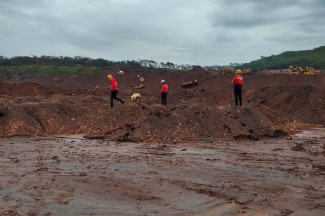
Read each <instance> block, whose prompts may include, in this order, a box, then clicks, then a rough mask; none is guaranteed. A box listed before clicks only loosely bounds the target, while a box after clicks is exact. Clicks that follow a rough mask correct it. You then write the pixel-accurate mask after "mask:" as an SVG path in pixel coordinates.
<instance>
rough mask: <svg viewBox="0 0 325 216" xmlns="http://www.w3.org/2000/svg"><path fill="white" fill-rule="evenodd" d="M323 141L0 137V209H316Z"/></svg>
mask: <svg viewBox="0 0 325 216" xmlns="http://www.w3.org/2000/svg"><path fill="white" fill-rule="evenodd" d="M324 141H325V129H324V128H321V129H311V130H308V131H304V132H301V133H298V134H296V135H293V136H291V137H290V138H284V139H268V140H264V141H248V140H242V141H232V140H224V141H222V142H220V143H219V142H210V141H206V142H187V143H178V144H166V143H142V142H140V143H130V142H114V141H107V140H87V139H84V138H80V137H78V136H70V137H61V138H58V137H57V138H53V137H52V138H50V137H40V138H11V139H2V140H1V141H0V149H1V150H0V161H1V163H0V214H1V215H132V216H134V215H187V216H190V215H301V216H302V215H324V213H325V185H324V177H325V162H324V155H325V144H324V143H325V142H324Z"/></svg>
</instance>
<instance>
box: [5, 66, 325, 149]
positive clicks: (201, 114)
mask: <svg viewBox="0 0 325 216" xmlns="http://www.w3.org/2000/svg"><path fill="white" fill-rule="evenodd" d="M108 72H109V71H107V72H101V73H99V74H16V76H14V75H11V79H12V80H14V81H11V82H2V83H0V95H1V97H0V137H14V136H43V135H53V134H87V137H88V138H90V137H92V138H106V139H110V140H114V141H130V142H142V141H149V142H158V141H159V142H168V143H171V142H174V143H175V142H183V141H195V140H197V141H198V140H202V139H210V140H214V139H251V140H258V139H261V138H265V137H279V136H284V135H286V134H287V133H290V130H291V129H294V128H290V127H288V125H289V126H294V125H296V124H318V125H325V103H324V101H325V88H324V86H325V75H323V74H320V75H317V76H316V75H315V76H289V75H287V74H276V75H267V74H255V75H244V79H245V81H244V82H245V83H244V87H243V107H240V108H236V107H235V106H234V98H233V88H232V85H231V77H230V76H227V75H224V74H213V73H211V72H210V73H209V72H206V71H201V70H199V69H196V70H193V71H190V72H187V73H185V72H183V73H180V72H179V73H176V72H175V73H171V72H169V73H167V72H165V73H162V72H152V73H149V72H142V74H140V75H139V74H136V73H127V72H126V73H125V74H123V75H117V74H116V78H117V80H118V83H119V86H120V90H119V94H118V96H119V97H120V98H122V99H123V100H125V101H126V103H125V104H123V105H122V104H120V103H119V101H114V108H112V109H111V108H110V107H109V106H110V105H109V103H110V102H109V100H110V99H109V91H107V90H106V87H107V85H108V82H107V79H106V75H107V73H108ZM113 74H114V73H113ZM114 75H115V74H114ZM138 75H139V76H141V77H144V79H145V81H144V82H143V84H144V85H145V88H143V89H135V88H133V87H134V86H135V85H138V84H139V83H140V81H139V77H138ZM160 79H165V80H166V81H167V83H168V85H169V88H170V91H169V93H168V94H169V95H168V99H167V103H168V104H167V106H162V105H161V104H160V83H159V81H160ZM194 79H195V80H198V81H199V85H198V86H196V87H194V88H189V89H184V88H182V87H181V83H182V82H184V81H188V80H194ZM97 85H98V86H99V87H98V88H97V89H96V90H95V89H94V88H95V86H97ZM135 92H139V93H140V94H141V95H142V102H141V103H135V102H133V101H131V100H130V96H131V95H132V93H135Z"/></svg>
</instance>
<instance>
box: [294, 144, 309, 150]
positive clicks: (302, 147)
mask: <svg viewBox="0 0 325 216" xmlns="http://www.w3.org/2000/svg"><path fill="white" fill-rule="evenodd" d="M291 150H293V151H306V149H305V148H304V146H303V144H302V143H296V144H295V145H294V146H293V147H291Z"/></svg>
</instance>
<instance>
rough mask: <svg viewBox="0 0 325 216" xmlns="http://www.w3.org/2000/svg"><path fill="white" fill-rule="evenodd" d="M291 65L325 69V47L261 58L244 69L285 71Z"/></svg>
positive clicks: (245, 65)
mask: <svg viewBox="0 0 325 216" xmlns="http://www.w3.org/2000/svg"><path fill="white" fill-rule="evenodd" d="M289 65H299V66H302V67H308V66H309V67H314V68H315V69H325V46H321V47H318V48H315V49H313V50H303V51H287V52H284V53H281V54H279V55H272V56H270V57H261V59H259V60H255V61H252V62H250V63H245V64H242V65H241V67H243V68H256V69H284V68H288V67H289Z"/></svg>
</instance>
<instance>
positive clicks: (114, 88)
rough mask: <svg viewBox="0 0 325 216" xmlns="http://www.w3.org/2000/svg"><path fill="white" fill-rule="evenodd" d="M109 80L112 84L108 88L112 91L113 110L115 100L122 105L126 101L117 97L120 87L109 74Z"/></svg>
mask: <svg viewBox="0 0 325 216" xmlns="http://www.w3.org/2000/svg"><path fill="white" fill-rule="evenodd" d="M107 78H108V79H109V81H110V83H111V85H110V86H108V87H107V88H108V89H110V90H111V108H112V107H113V100H114V99H115V100H118V101H120V102H121V103H122V104H124V101H123V100H122V99H120V98H118V97H117V92H118V91H117V90H118V87H117V82H116V79H115V78H114V77H113V76H112V75H111V74H108V76H107Z"/></svg>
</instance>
